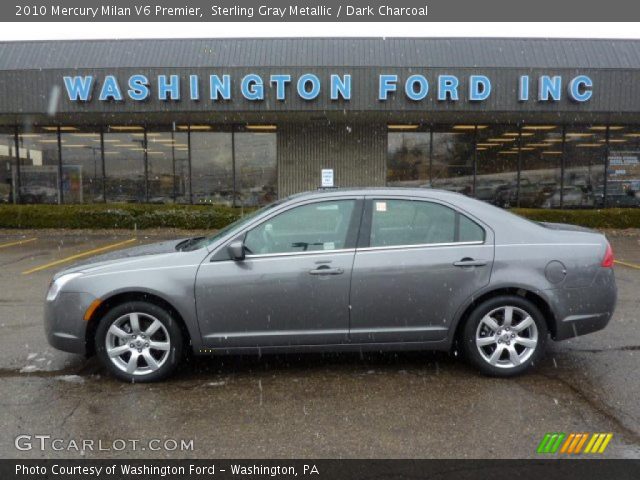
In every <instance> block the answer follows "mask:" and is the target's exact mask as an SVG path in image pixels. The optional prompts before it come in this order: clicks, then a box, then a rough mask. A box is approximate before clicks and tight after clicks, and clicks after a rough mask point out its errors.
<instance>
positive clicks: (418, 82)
mask: <svg viewBox="0 0 640 480" xmlns="http://www.w3.org/2000/svg"><path fill="white" fill-rule="evenodd" d="M416 87H417V90H416ZM404 92H405V94H406V95H407V97H409V99H410V100H413V101H416V102H417V101H418V100H422V99H423V98H424V97H426V96H427V93H429V82H428V81H427V79H426V78H424V76H423V75H411V76H410V77H409V78H407V81H406V82H405V84H404Z"/></svg>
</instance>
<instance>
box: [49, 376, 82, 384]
mask: <svg viewBox="0 0 640 480" xmlns="http://www.w3.org/2000/svg"><path fill="white" fill-rule="evenodd" d="M55 379H56V380H60V381H62V382H69V383H84V378H82V377H81V376H79V375H60V376H59V377H55Z"/></svg>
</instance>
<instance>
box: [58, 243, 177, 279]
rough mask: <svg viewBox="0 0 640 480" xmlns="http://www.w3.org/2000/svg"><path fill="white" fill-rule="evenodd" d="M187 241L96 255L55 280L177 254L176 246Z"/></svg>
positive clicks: (68, 269)
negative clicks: (167, 254)
mask: <svg viewBox="0 0 640 480" xmlns="http://www.w3.org/2000/svg"><path fill="white" fill-rule="evenodd" d="M185 240H188V238H180V239H177V240H168V241H164V242H156V243H149V244H146V245H139V246H137V247H132V248H125V249H122V250H116V251H113V252H109V253H104V254H102V255H96V256H95V257H90V258H87V259H84V260H82V261H80V262H77V263H74V264H72V265H71V266H69V267H67V268H65V269H64V270H62V271H60V272H58V273H56V274H55V275H54V279H55V278H58V277H59V276H61V275H65V274H67V273H74V272H86V271H88V270H93V269H97V268H100V267H105V266H107V265H113V264H114V263H120V262H125V261H129V260H134V259H136V258H138V257H145V256H148V255H161V254H165V253H175V252H176V251H177V250H176V246H177V245H178V244H180V243H182V242H184V241H185Z"/></svg>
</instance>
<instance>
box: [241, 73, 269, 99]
mask: <svg viewBox="0 0 640 480" xmlns="http://www.w3.org/2000/svg"><path fill="white" fill-rule="evenodd" d="M240 91H241V92H242V96H243V97H244V98H246V99H247V100H264V85H263V84H262V78H261V77H260V75H256V74H255V73H250V74H249V75H245V76H244V78H243V79H242V82H241V83H240Z"/></svg>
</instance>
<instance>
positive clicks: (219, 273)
mask: <svg viewBox="0 0 640 480" xmlns="http://www.w3.org/2000/svg"><path fill="white" fill-rule="evenodd" d="M613 263H614V260H613V252H612V251H611V247H610V246H609V244H608V242H607V240H606V239H605V237H604V236H603V235H601V234H599V233H596V232H593V231H590V230H587V229H584V228H579V227H574V226H570V225H560V224H541V223H535V222H531V221H529V220H525V219H523V218H520V217H518V216H516V215H513V214H511V213H509V212H506V211H504V210H501V209H499V208H497V207H494V206H491V205H489V204H487V203H484V202H481V201H478V200H474V199H471V198H468V197H465V196H463V195H460V194H456V193H451V192H445V191H438V190H431V189H389V188H386V189H355V190H340V189H336V190H327V191H318V192H311V193H305V194H299V195H295V196H292V197H289V198H287V199H285V200H282V201H279V202H276V203H273V204H271V205H269V206H267V207H265V208H263V209H261V210H258V211H256V212H254V213H252V214H250V215H248V216H245V217H244V218H242V219H240V220H238V221H237V222H235V223H233V224H231V225H229V226H228V227H226V228H224V229H222V230H221V231H219V232H218V233H216V234H215V235H213V236H210V237H198V238H189V239H182V240H176V241H170V242H162V243H157V244H152V245H145V246H140V247H135V248H131V249H128V250H123V251H119V252H115V253H112V254H107V255H102V256H100V257H95V258H93V259H91V260H90V261H89V262H87V263H84V264H81V265H77V266H74V267H72V268H69V269H66V270H64V271H62V272H59V273H57V274H56V275H55V277H54V279H53V281H52V283H51V286H50V288H49V291H48V293H47V298H46V307H45V326H46V333H47V336H48V339H49V342H50V343H51V345H53V346H54V347H56V348H58V349H61V350H65V351H68V352H74V353H84V354H88V355H90V354H94V353H95V354H97V355H98V357H99V359H100V361H101V362H102V363H103V364H104V365H105V367H106V368H107V369H108V370H109V371H110V372H111V373H112V374H113V375H115V376H116V377H118V378H120V379H123V380H127V381H153V380H159V379H161V378H164V377H166V376H167V375H168V374H170V373H171V372H172V371H173V370H174V368H175V367H176V365H177V364H178V363H179V362H180V360H181V358H182V357H183V355H184V354H185V353H186V350H187V349H192V350H193V352H194V353H196V354H215V353H251V352H256V353H257V352H263V353H265V352H291V351H312V350H322V351H327V350H331V351H344V350H391V349H395V350H409V349H411V350H418V349H428V350H450V349H452V348H455V347H454V346H455V345H458V346H459V348H460V349H461V351H462V352H463V353H464V354H465V356H466V358H468V360H469V361H470V362H471V363H472V364H473V365H475V366H476V367H477V368H479V369H480V370H481V371H482V372H484V373H486V374H491V375H498V376H509V375H514V374H518V373H521V372H523V371H525V370H527V369H528V368H529V367H530V366H531V365H533V364H534V363H535V362H536V361H538V360H539V359H540V358H541V356H542V355H543V353H544V347H545V343H546V341H547V337H548V336H549V335H550V336H551V338H553V339H555V340H563V339H566V338H570V337H574V336H577V335H583V334H586V333H589V332H593V331H596V330H600V329H602V328H604V327H605V326H606V325H607V323H608V322H609V319H610V318H611V315H612V313H613V310H614V307H615V302H616V285H615V279H614V274H613Z"/></svg>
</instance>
